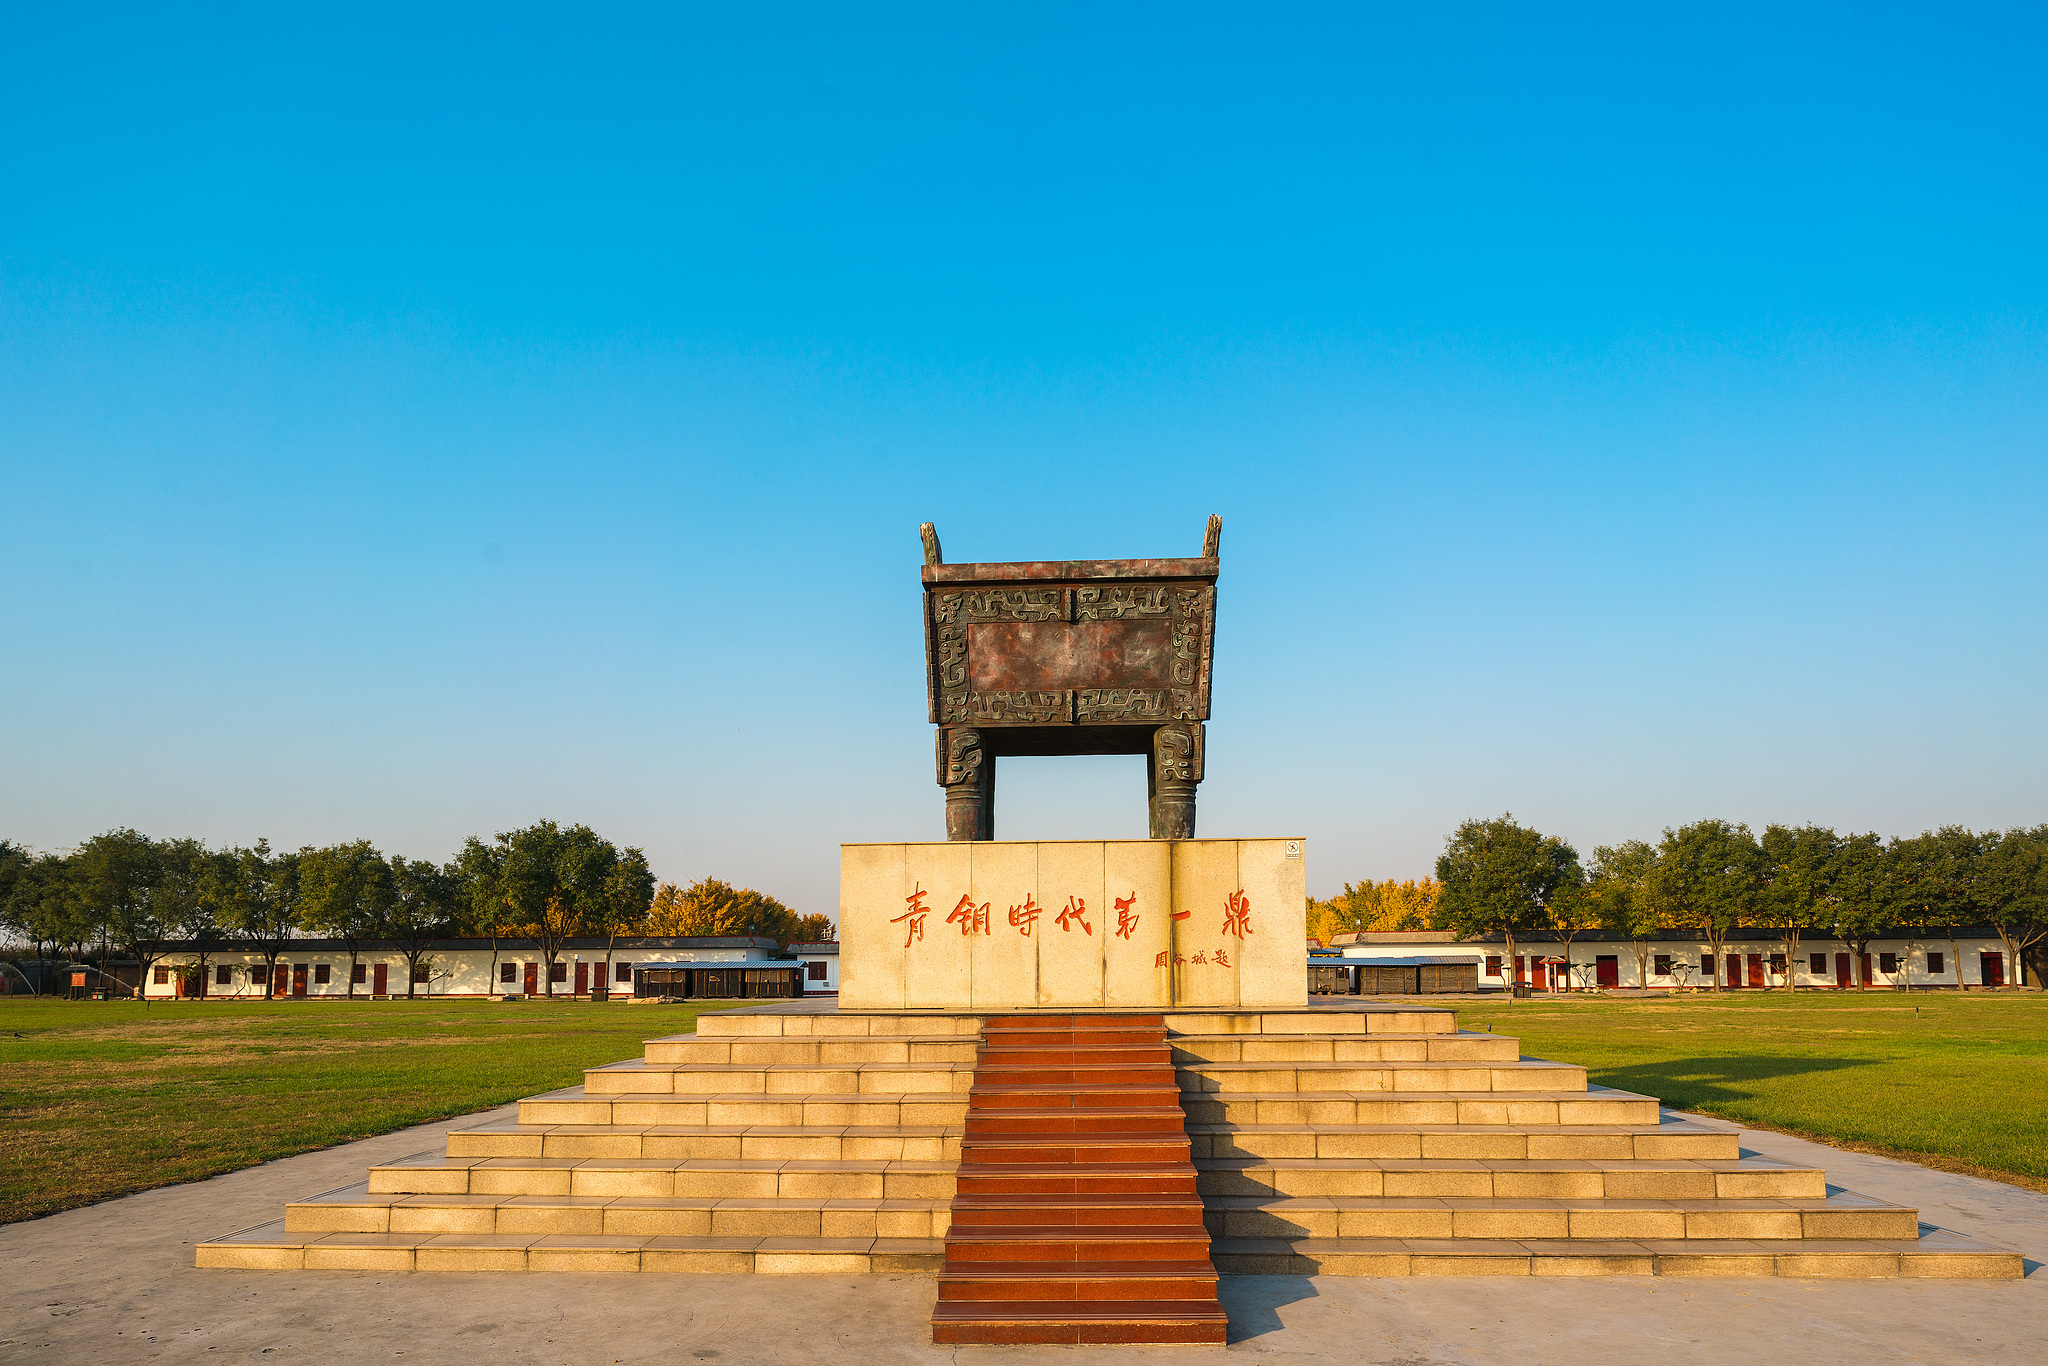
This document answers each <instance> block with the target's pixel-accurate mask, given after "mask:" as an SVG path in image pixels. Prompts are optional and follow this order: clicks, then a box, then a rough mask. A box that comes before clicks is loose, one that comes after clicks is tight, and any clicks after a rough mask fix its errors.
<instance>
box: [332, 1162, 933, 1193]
mask: <svg viewBox="0 0 2048 1366" xmlns="http://www.w3.org/2000/svg"><path fill="white" fill-rule="evenodd" d="M956 1165H957V1164H955V1163H951V1162H908V1161H903V1162H812V1161H802V1160H795V1159H792V1160H787V1161H764V1162H749V1161H744V1160H737V1161H728V1160H723V1159H716V1158H696V1159H689V1160H682V1161H675V1160H667V1159H660V1158H653V1159H650V1158H638V1159H636V1158H613V1157H605V1158H549V1157H483V1158H467V1157H443V1156H441V1155H439V1154H436V1153H421V1154H418V1155H417V1156H414V1157H411V1158H408V1159H406V1160H405V1161H403V1162H393V1163H387V1164H385V1165H383V1166H377V1167H372V1168H370V1179H369V1190H370V1193H371V1194H373V1195H488V1196H514V1195H548V1196H562V1195H580V1196H593V1197H604V1198H618V1197H623V1196H639V1197H661V1198H664V1199H665V1198H667V1197H669V1196H677V1195H691V1196H732V1197H736V1198H749V1199H773V1198H782V1199H813V1198H815V1199H848V1200H894V1199H909V1200H937V1199H945V1198H949V1197H950V1196H951V1195H952V1194H953V1190H954V1171H955V1168H956Z"/></svg>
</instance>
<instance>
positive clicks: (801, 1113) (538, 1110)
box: [519, 1086, 967, 1127]
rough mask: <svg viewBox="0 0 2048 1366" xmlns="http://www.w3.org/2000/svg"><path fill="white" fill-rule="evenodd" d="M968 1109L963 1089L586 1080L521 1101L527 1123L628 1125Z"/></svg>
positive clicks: (906, 1118) (835, 1118) (930, 1120)
mask: <svg viewBox="0 0 2048 1366" xmlns="http://www.w3.org/2000/svg"><path fill="white" fill-rule="evenodd" d="M966 1114H967V1097H966V1096H965V1095H963V1094H960V1093H957V1092H955V1093H948V1094H938V1093H933V1092H923V1093H919V1094H914V1095H903V1094H897V1095H879V1094H849V1093H847V1092H826V1093H812V1094H809V1095H782V1094H778V1095H772V1096H771V1095H765V1094H758V1093H754V1092H742V1093H739V1094H725V1095H684V1094H677V1093H674V1092H646V1091H642V1092H630V1093H620V1094H616V1095H605V1094H598V1095H592V1094H590V1093H589V1092H587V1091H585V1090H584V1088H583V1087H581V1086H570V1087H565V1088H563V1089H562V1090H560V1091H550V1092H548V1093H546V1094H544V1095H539V1096H530V1097H528V1098H527V1099H525V1100H522V1101H520V1102H519V1121H520V1123H522V1124H585V1125H591V1124H596V1125H624V1126H629V1127H674V1126H689V1127H703V1126H706V1125H719V1126H732V1125H742V1126H745V1125H754V1124H781V1125H800V1126H804V1127H814V1126H824V1125H833V1124H847V1125H860V1126H863V1127H875V1126H880V1125H910V1126H913V1127H916V1126H927V1125H933V1124H940V1125H946V1124H958V1123H960V1122H961V1121H962V1120H963V1119H964V1118H965V1117H966Z"/></svg>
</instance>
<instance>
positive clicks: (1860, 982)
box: [1856, 953, 1870, 987]
mask: <svg viewBox="0 0 2048 1366" xmlns="http://www.w3.org/2000/svg"><path fill="white" fill-rule="evenodd" d="M1856 961H1857V965H1858V966H1857V971H1858V972H1860V973H1861V974H1862V976H1860V977H1858V978H1857V979H1856V985H1857V986H1860V987H1867V986H1869V985H1870V955H1869V954H1867V953H1864V954H1858V955H1857V958H1856Z"/></svg>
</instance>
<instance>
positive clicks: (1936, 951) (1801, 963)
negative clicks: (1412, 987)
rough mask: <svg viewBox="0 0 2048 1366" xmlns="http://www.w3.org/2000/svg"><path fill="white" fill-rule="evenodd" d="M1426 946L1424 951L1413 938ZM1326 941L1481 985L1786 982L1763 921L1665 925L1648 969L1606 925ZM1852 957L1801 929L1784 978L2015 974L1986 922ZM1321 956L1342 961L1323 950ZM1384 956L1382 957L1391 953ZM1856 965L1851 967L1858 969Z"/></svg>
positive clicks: (1942, 978) (1816, 981)
mask: <svg viewBox="0 0 2048 1366" xmlns="http://www.w3.org/2000/svg"><path fill="white" fill-rule="evenodd" d="M1424 945H1426V946H1428V947H1427V948H1426V949H1425V948H1423V947H1422V946H1424ZM1330 947H1331V948H1332V949H1334V950H1337V951H1338V952H1340V953H1341V954H1342V955H1343V956H1344V957H1346V958H1359V959H1369V960H1370V959H1382V958H1387V956H1388V955H1390V954H1394V955H1398V954H1415V953H1418V952H1426V953H1428V954H1429V955H1431V956H1433V957H1439V958H1440V957H1444V956H1457V957H1461V958H1465V959H1468V960H1469V961H1471V962H1472V963H1473V964H1474V965H1475V966H1476V968H1477V971H1478V978H1479V986H1480V989H1481V990H1485V989H1488V988H1492V989H1496V990H1506V989H1507V988H1508V987H1509V986H1510V985H1513V986H1528V987H1534V988H1537V989H1539V990H1540V989H1549V988H1553V987H1565V988H1570V987H1578V986H1581V985H1584V986H1598V987H1609V988H1644V987H1647V988H1649V989H1651V990H1667V989H1670V988H1673V987H1679V986H1692V987H1711V986H1713V985H1714V984H1715V982H1716V981H1718V982H1719V983H1720V985H1721V986H1722V987H1723V988H1735V989H1748V988H1762V987H1782V986H1784V985H1785V971H1786V962H1785V944H1784V940H1783V937H1782V936H1781V935H1779V934H1777V933H1776V932H1774V931H1772V930H1771V929H1769V928H1760V929H1759V928H1752V929H1743V930H1736V931H1734V932H1733V933H1731V934H1730V935H1729V937H1728V940H1727V942H1726V943H1724V944H1722V945H1721V946H1720V950H1719V952H1718V953H1717V952H1716V951H1715V950H1714V948H1713V946H1711V945H1709V944H1708V943H1707V942H1706V941H1705V940H1703V939H1700V938H1699V937H1698V936H1697V933H1696V932H1694V931H1682V930H1666V931H1663V932H1662V933H1660V934H1659V935H1658V936H1657V937H1656V938H1655V939H1653V940H1649V941H1647V942H1646V945H1645V947H1646V948H1647V950H1648V953H1647V962H1646V963H1644V965H1643V966H1644V967H1647V969H1648V973H1647V975H1645V974H1644V973H1642V972H1640V971H1638V968H1637V959H1636V949H1635V945H1634V943H1633V942H1631V941H1630V940H1628V939H1625V938H1623V937H1622V936H1620V935H1619V934H1616V933H1615V932H1614V931H1612V930H1589V931H1587V932H1586V933H1584V934H1580V935H1576V936H1574V937H1573V939H1572V942H1571V944H1570V945H1569V946H1567V945H1565V944H1564V943H1563V942H1562V941H1560V940H1559V939H1558V938H1557V937H1556V936H1555V935H1552V934H1547V933H1544V932H1541V931H1532V932H1531V933H1530V934H1529V935H1528V936H1527V937H1523V936H1520V935H1518V936H1516V938H1515V951H1514V953H1513V954H1512V955H1510V954H1509V953H1508V952H1507V945H1506V943H1505V942H1504V941H1503V940H1502V938H1501V936H1499V935H1497V934H1496V935H1489V936H1486V937H1485V938H1482V939H1459V938H1458V937H1457V936H1456V935H1453V934H1451V933H1449V932H1448V931H1442V930H1403V931H1373V930H1368V931H1364V932H1361V933H1356V934H1339V935H1333V936H1332V937H1331V944H1330ZM1864 948H1865V951H1864V953H1863V961H1862V963H1861V964H1858V963H1857V961H1856V958H1855V954H1854V953H1853V951H1852V949H1851V946H1850V945H1848V944H1845V943H1843V942H1841V941H1840V940H1836V939H1829V938H1827V937H1825V936H1819V935H1805V936H1802V937H1801V939H1800V943H1799V952H1798V954H1797V956H1796V958H1795V959H1794V961H1793V962H1792V964H1791V970H1792V985H1794V986H1800V987H1828V988H1843V987H1854V986H1857V985H1858V984H1859V983H1861V982H1868V983H1869V984H1870V985H1871V986H1873V987H1895V986H1912V987H1949V988H1953V987H1955V986H1957V985H1958V972H1959V971H1960V977H1961V980H1960V984H1961V985H1963V986H1969V987H1991V986H2006V985H2017V984H2018V983H2019V982H2020V981H2021V980H2023V978H2024V975H2025V974H2024V972H2023V971H2016V970H2015V969H2014V967H2013V965H2010V964H2008V963H2007V962H2006V952H2005V943H2004V941H2003V940H2001V939H2000V938H1999V937H1998V933H1997V931H1995V930H1993V929H1991V928H1989V927H1988V926H1969V927H1959V928H1958V929H1957V931H1956V936H1955V939H1954V940H1953V941H1951V940H1950V939H1949V937H1948V936H1947V935H1946V934H1935V935H1911V936H1908V935H1890V936H1887V937H1885V938H1883V939H1873V940H1872V941H1871V942H1870V943H1869V944H1867V945H1865V946H1864ZM1320 961H1324V962H1341V961H1342V959H1341V958H1339V959H1330V958H1324V959H1321V960H1320ZM1390 961H1391V960H1390ZM1859 968H1860V971H1859Z"/></svg>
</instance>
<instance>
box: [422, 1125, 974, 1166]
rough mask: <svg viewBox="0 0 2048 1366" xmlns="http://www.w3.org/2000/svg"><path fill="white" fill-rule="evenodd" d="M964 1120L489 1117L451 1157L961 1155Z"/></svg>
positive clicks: (451, 1147) (455, 1136)
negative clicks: (629, 1122)
mask: <svg viewBox="0 0 2048 1366" xmlns="http://www.w3.org/2000/svg"><path fill="white" fill-rule="evenodd" d="M963 1132H964V1130H963V1128H962V1126H961V1125H958V1124H952V1125H940V1124H927V1125H921V1126H902V1125H850V1124H828V1125H818V1126H805V1125H780V1124H754V1125H722V1126H715V1127H714V1126H711V1125H703V1126H697V1127H691V1126H687V1125H685V1126H677V1127H672V1128H671V1127H659V1126H645V1127H640V1128H623V1127H620V1126H617V1125H605V1124H518V1123H506V1124H486V1125H481V1126H479V1127H477V1128H474V1129H458V1130H456V1131H455V1132H453V1133H451V1134H449V1135H448V1145H447V1155H448V1156H450V1157H568V1158H591V1157H659V1158H670V1159H678V1160H680V1159H688V1158H706V1157H715V1158H744V1159H746V1160H748V1161H755V1162H764V1161H773V1160H778V1159H790V1158H797V1159H804V1160H809V1161H817V1162H837V1161H855V1162H876V1161H881V1162H901V1161H909V1162H957V1161H959V1159H960V1139H961V1136H962V1134H963Z"/></svg>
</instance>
